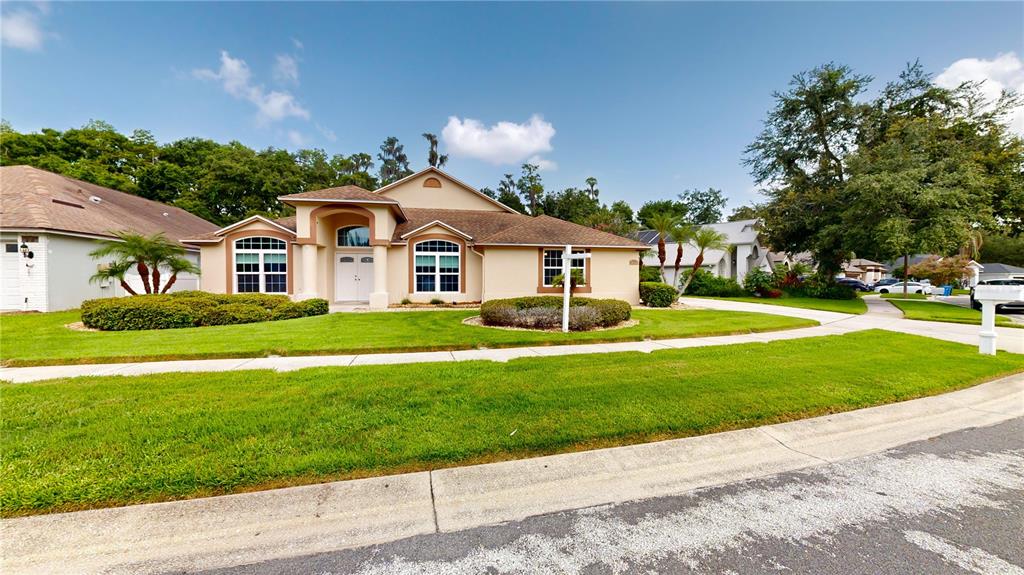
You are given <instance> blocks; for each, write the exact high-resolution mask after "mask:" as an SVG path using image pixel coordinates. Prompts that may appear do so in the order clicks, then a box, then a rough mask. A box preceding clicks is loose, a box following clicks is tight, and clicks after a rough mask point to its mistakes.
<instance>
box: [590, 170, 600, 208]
mask: <svg viewBox="0 0 1024 575" xmlns="http://www.w3.org/2000/svg"><path fill="white" fill-rule="evenodd" d="M586 182H587V190H586V191H587V193H588V194H590V197H591V198H592V199H593V200H594V201H595V202H596V201H597V196H598V194H600V193H601V190H598V189H597V178H595V177H594V176H590V177H589V178H587V179H586Z"/></svg>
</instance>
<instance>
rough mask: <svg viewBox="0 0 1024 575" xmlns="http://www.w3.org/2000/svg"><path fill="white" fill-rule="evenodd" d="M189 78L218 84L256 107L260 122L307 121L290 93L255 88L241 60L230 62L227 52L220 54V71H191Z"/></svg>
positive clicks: (250, 74) (235, 59) (307, 111)
mask: <svg viewBox="0 0 1024 575" xmlns="http://www.w3.org/2000/svg"><path fill="white" fill-rule="evenodd" d="M192 74H193V75H194V76H195V77H196V78H200V79H202V80H214V81H217V82H220V83H221V86H222V87H223V88H224V91H225V92H227V93H228V94H230V95H231V96H234V97H235V98H238V99H240V100H246V101H248V102H251V103H252V104H253V105H255V106H256V109H257V111H258V115H257V118H258V119H259V120H260V121H261V122H268V121H276V120H282V119H284V118H288V117H295V118H302V119H304V120H308V119H309V116H310V114H309V110H307V109H305V108H303V107H302V105H301V104H299V103H298V102H297V101H296V100H295V96H293V95H292V94H291V93H290V92H282V91H277V90H272V91H270V92H267V91H266V89H265V88H264V87H263V86H262V85H259V84H253V83H252V72H251V71H250V70H249V65H248V64H246V63H245V60H242V59H240V58H232V57H231V55H230V54H228V53H227V51H223V52H221V53H220V69H219V70H217V71H216V72H214V71H213V70H210V69H206V68H204V69H200V70H193V72H192Z"/></svg>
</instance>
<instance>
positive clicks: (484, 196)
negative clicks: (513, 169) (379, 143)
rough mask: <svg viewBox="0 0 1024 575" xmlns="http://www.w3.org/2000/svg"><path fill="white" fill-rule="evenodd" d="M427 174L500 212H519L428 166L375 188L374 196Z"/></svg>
mask: <svg viewBox="0 0 1024 575" xmlns="http://www.w3.org/2000/svg"><path fill="white" fill-rule="evenodd" d="M427 173H433V174H435V175H438V176H441V177H442V178H445V179H446V180H448V181H450V182H452V183H454V184H455V185H457V186H460V187H462V188H465V189H466V190H467V191H469V192H472V193H474V194H476V195H478V196H480V197H481V198H483V199H485V200H487V201H488V202H490V203H492V204H494V205H496V206H498V207H499V208H501V209H502V210H504V211H506V212H509V213H513V214H517V213H519V212H517V211H515V210H513V209H512V208H510V207H508V206H506V205H505V204H503V203H501V202H499V201H498V200H496V199H494V198H492V197H490V196H488V195H487V194H485V193H483V192H481V191H480V190H478V189H476V188H474V187H473V186H471V185H469V184H467V183H465V182H463V181H461V180H459V179H458V178H456V177H454V176H452V175H450V174H448V173H446V172H442V171H441V170H439V169H437V168H435V167H433V166H429V167H427V168H425V169H423V170H420V171H418V172H416V173H415V174H411V175H408V176H406V177H404V178H402V179H401V180H398V181H395V182H391V183H390V184H388V185H386V186H384V187H381V188H377V189H376V190H374V191H373V193H374V194H386V193H387V192H388V191H389V190H392V189H394V188H396V187H398V186H399V185H401V184H404V183H405V182H407V181H409V180H412V179H415V178H417V177H419V176H422V175H423V174H427Z"/></svg>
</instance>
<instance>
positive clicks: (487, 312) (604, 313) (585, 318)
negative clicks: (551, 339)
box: [480, 296, 632, 331]
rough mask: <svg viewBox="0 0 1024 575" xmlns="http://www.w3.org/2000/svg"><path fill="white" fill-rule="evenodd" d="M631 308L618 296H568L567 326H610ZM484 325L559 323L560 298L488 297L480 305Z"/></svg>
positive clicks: (542, 325) (536, 326)
mask: <svg viewBox="0 0 1024 575" xmlns="http://www.w3.org/2000/svg"><path fill="white" fill-rule="evenodd" d="M631 313H632V308H631V307H630V305H629V304H628V303H627V302H624V301H622V300H618V299H591V298H585V297H572V298H569V329H570V330H571V331H586V330H588V329H593V328H595V327H611V326H614V325H618V324H620V323H622V322H624V321H626V320H628V319H629V318H630V315H631ZM480 318H481V319H482V320H483V322H484V325H500V326H509V327H525V328H533V329H550V328H555V327H559V326H561V325H562V298H561V297H558V296H527V297H517V298H509V299H492V300H490V301H486V302H484V303H483V305H481V306H480Z"/></svg>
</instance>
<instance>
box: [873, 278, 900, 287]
mask: <svg viewBox="0 0 1024 575" xmlns="http://www.w3.org/2000/svg"><path fill="white" fill-rule="evenodd" d="M895 283H900V279H899V278H885V279H880V280H878V281H876V282H875V283H873V284H871V289H875V288H880V287H882V286H891V285H892V284H895Z"/></svg>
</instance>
